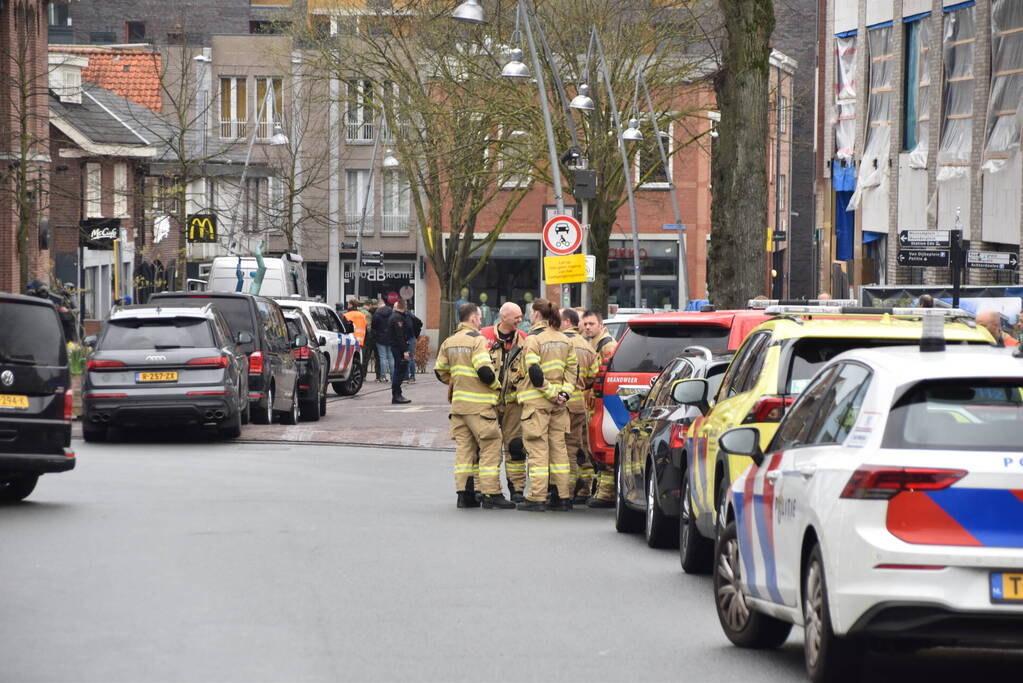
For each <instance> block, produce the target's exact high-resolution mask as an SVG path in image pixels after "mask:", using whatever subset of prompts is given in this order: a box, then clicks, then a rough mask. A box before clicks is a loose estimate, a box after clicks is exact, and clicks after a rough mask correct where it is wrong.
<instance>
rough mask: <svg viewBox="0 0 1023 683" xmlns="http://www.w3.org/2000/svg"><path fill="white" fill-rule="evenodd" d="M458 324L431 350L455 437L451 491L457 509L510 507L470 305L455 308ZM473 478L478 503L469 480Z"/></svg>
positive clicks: (495, 386) (490, 371)
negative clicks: (446, 387) (455, 496)
mask: <svg viewBox="0 0 1023 683" xmlns="http://www.w3.org/2000/svg"><path fill="white" fill-rule="evenodd" d="M458 319H459V321H460V322H461V324H460V325H459V326H458V329H457V330H456V331H455V333H454V334H453V335H451V336H450V337H448V338H447V339H445V340H444V343H442V344H441V345H440V349H439V350H438V351H437V364H436V365H435V367H434V372H435V373H436V374H437V379H439V380H440V381H441V382H444V383H445V384H448V385H449V386H450V387H451V391H450V396H451V418H450V420H451V438H452V439H454V440H455V490H456V491H457V492H458V507H460V508H472V507H479V505H480V502H482V503H483V507H484V508H499V509H511V508H514V507H515V503H513V502H511V501H510V500H508V499H507V498H505V497H504V494H503V493H502V491H501V476H500V474H501V429H500V427H499V426H498V423H497V412H496V410H495V409H494V406H495V405H496V404H497V396H498V390H499V389H500V387H501V385H500V383H499V381H498V378H497V375H496V374H495V373H494V365H493V361H492V360H491V358H490V351H489V345H488V344H487V340H486V339H485V338H484V337H483V335H482V334H480V332H479V326H480V322H481V319H482V316H481V315H480V309H479V307H478V306H477V305H476V304H474V303H466V304H462V306H461V307H460V308H459V309H458ZM474 477H476V478H478V479H479V487H480V491H482V493H483V497H482V499H481V501H477V499H476V489H475V486H474V483H473V478H474Z"/></svg>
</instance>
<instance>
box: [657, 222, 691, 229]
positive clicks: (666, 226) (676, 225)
mask: <svg viewBox="0 0 1023 683" xmlns="http://www.w3.org/2000/svg"><path fill="white" fill-rule="evenodd" d="M661 227H662V228H663V229H665V230H685V229H686V224H685V223H665V224H664V225H662V226H661Z"/></svg>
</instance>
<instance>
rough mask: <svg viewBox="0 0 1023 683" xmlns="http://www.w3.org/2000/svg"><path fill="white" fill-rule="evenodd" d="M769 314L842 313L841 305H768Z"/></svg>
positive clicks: (766, 312) (767, 311) (765, 311)
mask: <svg viewBox="0 0 1023 683" xmlns="http://www.w3.org/2000/svg"><path fill="white" fill-rule="evenodd" d="M764 313H765V314H767V315H811V314H817V315H840V314H841V313H842V307H841V306H790V305H785V306H768V307H767V308H765V309H764Z"/></svg>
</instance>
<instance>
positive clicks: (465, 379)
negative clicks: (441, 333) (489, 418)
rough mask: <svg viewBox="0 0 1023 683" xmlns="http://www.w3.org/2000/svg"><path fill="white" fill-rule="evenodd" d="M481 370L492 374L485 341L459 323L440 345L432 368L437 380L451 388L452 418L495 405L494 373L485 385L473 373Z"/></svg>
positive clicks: (482, 410)
mask: <svg viewBox="0 0 1023 683" xmlns="http://www.w3.org/2000/svg"><path fill="white" fill-rule="evenodd" d="M483 367H489V368H490V369H491V371H492V372H493V371H494V363H493V361H492V360H491V358H490V351H489V348H488V344H487V340H486V338H484V337H483V335H482V334H480V333H479V332H477V331H476V328H474V327H473V326H472V325H470V324H468V323H462V324H461V325H459V326H458V329H457V330H456V331H455V333H454V334H453V335H451V336H450V337H448V338H447V339H445V340H444V343H443V344H441V345H440V349H439V350H438V351H437V363H436V365H435V366H434V372H435V373H436V374H437V378H438V379H439V380H440V381H442V382H444V383H445V384H448V385H449V386H450V387H451V413H452V414H453V415H474V414H478V413H482V412H484V411H486V410H487V409H488V408H491V407H492V406H494V405H496V404H497V392H498V389H499V388H500V384H499V383H498V381H497V377H496V374H497V373H496V372H495V373H494V374H495V378H494V382H493V384H491V385H490V386H487V385H486V384H484V383H483V382H482V381H481V380H480V378H479V375H477V374H476V371H477V370H479V369H480V368H483Z"/></svg>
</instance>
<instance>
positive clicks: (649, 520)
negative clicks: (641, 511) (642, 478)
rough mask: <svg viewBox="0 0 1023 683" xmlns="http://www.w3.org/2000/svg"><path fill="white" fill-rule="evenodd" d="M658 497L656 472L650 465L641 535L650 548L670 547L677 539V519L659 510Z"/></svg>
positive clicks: (647, 475)
mask: <svg viewBox="0 0 1023 683" xmlns="http://www.w3.org/2000/svg"><path fill="white" fill-rule="evenodd" d="M658 498H659V497H658V495H657V473H656V472H655V471H654V469H653V466H650V467H649V468H647V474H646V515H644V517H645V520H644V521H645V524H644V526H643V535H644V537H645V538H646V544H647V545H648V546H650V547H651V548H670V547H672V546H673V545H675V543H676V542H677V541H678V530H677V529H676V528H675V525H677V524H678V519H677V518H675V519H671V518H669V517H668V516H667V515H665V514H664V512H662V511H661V504H660V503H659V502H658Z"/></svg>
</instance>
